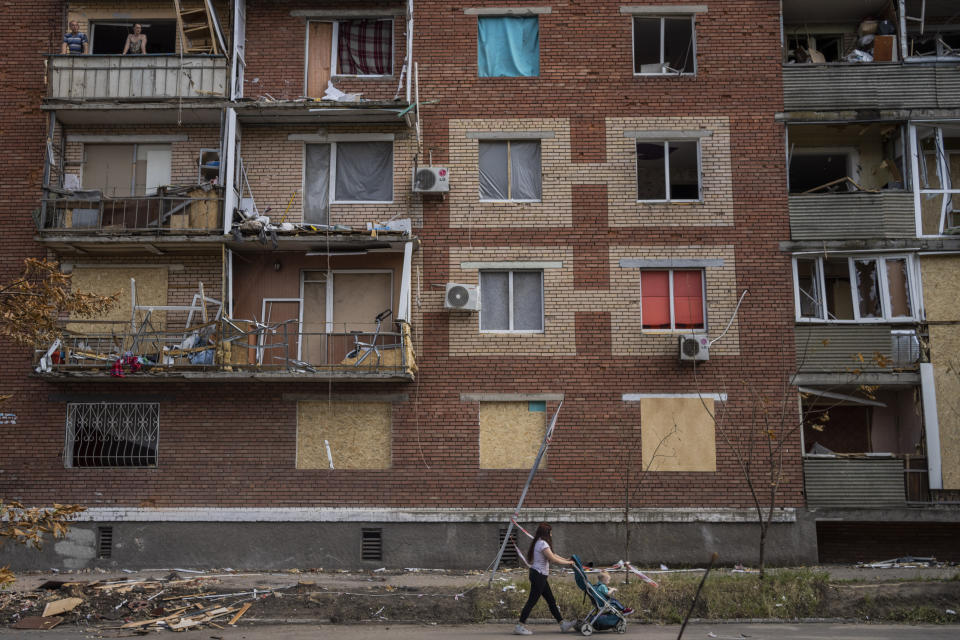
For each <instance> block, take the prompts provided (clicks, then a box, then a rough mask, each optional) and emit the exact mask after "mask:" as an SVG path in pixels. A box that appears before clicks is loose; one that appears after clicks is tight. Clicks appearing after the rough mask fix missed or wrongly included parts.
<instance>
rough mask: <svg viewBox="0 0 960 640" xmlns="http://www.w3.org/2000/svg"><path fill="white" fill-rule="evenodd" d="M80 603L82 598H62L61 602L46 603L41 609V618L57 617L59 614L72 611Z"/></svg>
mask: <svg viewBox="0 0 960 640" xmlns="http://www.w3.org/2000/svg"><path fill="white" fill-rule="evenodd" d="M82 602H83V598H63V599H61V600H54V601H53V602H48V603H47V606H46V607H44V608H43V614H42V617H44V618H47V617H49V616H57V615H60V614H61V613H66V612H67V611H73V610H74V609H76V608H77V606H78V605H79V604H80V603H82Z"/></svg>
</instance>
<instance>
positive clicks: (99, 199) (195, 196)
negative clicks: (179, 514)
mask: <svg viewBox="0 0 960 640" xmlns="http://www.w3.org/2000/svg"><path fill="white" fill-rule="evenodd" d="M161 191H162V193H160V194H158V195H152V196H120V197H106V196H104V195H103V194H102V193H101V192H100V191H95V190H91V191H73V192H70V191H63V192H62V193H60V192H57V193H54V192H53V191H52V190H51V191H50V192H49V195H48V196H47V197H46V198H45V199H44V201H43V206H42V209H41V211H42V215H41V221H40V232H41V233H52V232H66V233H79V234H84V233H93V232H111V233H124V232H149V233H157V234H167V235H176V234H180V233H186V232H203V233H217V234H220V233H222V231H221V230H222V228H223V222H222V221H223V197H222V196H221V195H219V191H220V190H219V189H209V188H208V189H207V190H205V189H204V188H203V187H201V186H199V185H197V186H194V187H191V188H181V189H173V188H169V189H161Z"/></svg>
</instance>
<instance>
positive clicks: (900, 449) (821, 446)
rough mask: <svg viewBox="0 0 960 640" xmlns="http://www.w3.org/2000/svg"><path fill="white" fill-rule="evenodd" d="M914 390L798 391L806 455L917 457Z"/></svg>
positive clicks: (918, 414)
mask: <svg viewBox="0 0 960 640" xmlns="http://www.w3.org/2000/svg"><path fill="white" fill-rule="evenodd" d="M919 391H920V390H919V389H918V388H907V389H901V388H889V387H888V388H880V389H870V390H864V389H862V388H842V387H841V388H831V389H829V390H828V389H822V388H816V387H801V389H800V392H801V403H802V407H803V442H804V445H805V448H806V453H807V454H819V455H830V454H857V453H861V454H866V453H888V454H893V455H900V456H903V455H907V454H910V455H917V454H921V455H922V453H923V450H924V442H923V419H922V415H923V414H922V410H921V403H920V394H919Z"/></svg>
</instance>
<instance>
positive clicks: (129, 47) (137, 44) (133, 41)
mask: <svg viewBox="0 0 960 640" xmlns="http://www.w3.org/2000/svg"><path fill="white" fill-rule="evenodd" d="M142 30H143V27H141V26H140V25H139V24H135V25H133V33H131V34H130V35H128V36H127V43H126V44H125V45H123V55H127V54H128V53H130V54H134V55H135V54H138V53H146V52H147V34H145V33H140V32H141V31H142Z"/></svg>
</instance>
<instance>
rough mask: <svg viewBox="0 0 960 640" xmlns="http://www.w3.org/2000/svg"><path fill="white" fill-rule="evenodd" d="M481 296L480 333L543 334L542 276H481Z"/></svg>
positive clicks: (537, 273)
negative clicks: (522, 332)
mask: <svg viewBox="0 0 960 640" xmlns="http://www.w3.org/2000/svg"><path fill="white" fill-rule="evenodd" d="M480 296H481V298H480V299H481V301H482V306H481V308H480V329H481V330H483V331H542V330H543V272H541V271H486V272H483V273H481V274H480Z"/></svg>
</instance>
